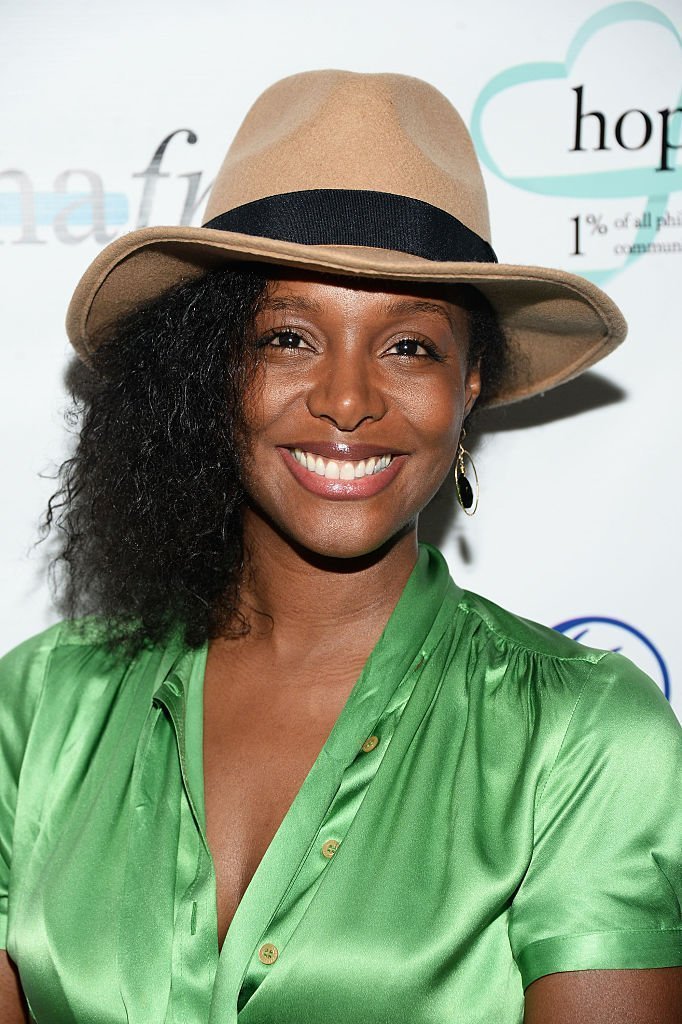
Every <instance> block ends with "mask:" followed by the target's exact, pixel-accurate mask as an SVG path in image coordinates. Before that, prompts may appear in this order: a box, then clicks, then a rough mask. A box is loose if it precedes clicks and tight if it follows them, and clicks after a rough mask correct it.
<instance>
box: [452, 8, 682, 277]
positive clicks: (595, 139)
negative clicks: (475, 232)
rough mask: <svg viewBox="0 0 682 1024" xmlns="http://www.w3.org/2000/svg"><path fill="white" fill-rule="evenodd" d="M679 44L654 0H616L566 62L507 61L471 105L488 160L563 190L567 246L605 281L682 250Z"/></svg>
mask: <svg viewBox="0 0 682 1024" xmlns="http://www.w3.org/2000/svg"><path fill="white" fill-rule="evenodd" d="M681 48H682V37H681V36H680V33H679V32H678V30H677V28H676V27H675V25H674V24H673V23H672V21H671V20H670V19H669V18H668V17H667V16H666V15H665V14H663V12H662V11H659V10H658V9H657V8H656V7H654V6H652V5H651V4H648V3H633V2H629V3H616V4H612V5H610V6H608V7H605V8H603V9H602V10H601V11H598V12H597V13H596V14H594V15H593V16H592V17H590V18H588V19H587V21H586V22H585V23H584V24H583V25H582V26H581V27H580V28H579V29H578V32H577V33H576V35H575V37H574V38H573V39H572V41H571V42H570V44H569V45H568V47H567V50H566V56H565V60H564V61H563V62H561V63H557V62H551V63H550V62H535V63H530V64H520V65H516V66H515V67H511V68H508V69H507V70H505V71H502V72H501V73H499V74H497V75H495V77H494V78H492V79H491V81H490V82H488V83H487V85H486V86H485V87H484V88H483V89H482V90H481V93H480V94H479V96H478V98H477V100H476V103H475V105H474V109H473V112H472V117H471V132H472V136H473V139H474V144H475V146H476V149H477V151H478V153H479V155H480V157H481V160H482V162H483V163H484V165H485V166H487V167H488V168H489V170H491V171H492V172H494V173H495V174H496V175H497V176H498V177H500V178H501V179H502V180H504V181H506V182H508V183H510V184H511V185H514V186H516V187H517V188H521V189H524V190H526V191H529V192H534V193H539V194H541V195H544V196H551V197H562V198H563V200H564V202H562V204H561V207H559V208H558V210H557V217H556V232H557V235H559V234H561V236H562V239H563V243H564V244H563V245H562V246H561V248H560V252H563V253H564V256H565V257H569V259H567V260H566V262H567V264H568V266H569V267H570V269H571V270H575V271H577V272H578V273H580V274H582V275H583V276H585V277H588V278H590V279H591V280H593V281H594V282H595V283H597V284H603V283H604V281H606V280H608V279H609V278H611V277H613V276H614V274H617V273H619V272H620V271H621V270H623V269H624V268H625V267H626V266H628V265H629V264H631V263H632V262H633V261H634V260H636V259H639V258H641V257H642V256H644V255H647V256H649V255H650V256H652V257H653V256H657V257H659V258H660V257H662V256H664V255H670V254H681V253H682V202H675V201H672V202H671V196H672V195H673V194H674V193H675V192H679V190H680V189H682V168H681V167H678V166H677V158H678V152H679V150H680V148H682V143H681V138H682V96H680V92H679V81H680V71H681V70H682V69H681V67H680V64H681V63H682V52H681ZM566 199H571V200H572V202H571V204H570V207H569V205H568V204H567V203H566V202H565V200H566ZM588 268H591V269H588Z"/></svg>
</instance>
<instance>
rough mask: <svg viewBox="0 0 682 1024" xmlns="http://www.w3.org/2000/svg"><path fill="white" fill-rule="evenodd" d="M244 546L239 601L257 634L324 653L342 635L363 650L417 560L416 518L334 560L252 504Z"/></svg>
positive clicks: (280, 646)
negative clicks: (368, 548) (375, 543)
mask: <svg viewBox="0 0 682 1024" xmlns="http://www.w3.org/2000/svg"><path fill="white" fill-rule="evenodd" d="M244 551H245V563H246V570H245V574H244V578H243V580H242V586H241V602H240V603H241V610H242V613H243V614H244V616H245V618H246V619H247V621H248V623H249V626H250V628H251V634H250V635H251V636H252V638H253V639H259V640H262V641H263V642H265V643H266V644H267V645H268V646H270V645H272V648H273V651H274V652H277V651H281V652H282V653H285V652H286V651H287V650H296V649H298V650H300V651H305V652H307V653H309V654H313V653H314V652H315V651H319V653H321V654H323V653H324V652H325V649H326V648H331V649H333V650H335V651H336V652H338V650H339V640H343V641H344V643H348V644H350V645H351V647H355V646H359V647H361V648H362V647H365V646H366V645H367V643H371V644H373V643H374V642H375V641H376V640H377V639H378V637H379V635H380V634H381V632H382V630H383V628H384V626H385V625H386V622H387V621H388V619H389V617H390V614H391V612H392V611H393V609H394V608H395V606H396V604H397V603H398V599H399V597H400V595H401V593H402V591H403V588H404V587H405V584H406V582H407V580H408V577H409V576H410V573H411V572H412V570H413V568H414V566H415V564H416V561H417V555H418V548H417V531H416V524H412V526H411V528H410V529H408V530H406V531H404V532H403V533H401V534H399V535H398V536H396V537H395V538H392V539H391V540H390V541H388V542H387V543H386V544H384V545H382V547H381V548H379V549H377V550H376V551H372V552H370V553H369V554H364V555H359V556H357V557H353V558H331V557H328V556H325V555H322V554H318V553H316V552H313V551H310V550H309V549H306V548H304V547H302V546H300V545H298V544H297V543H296V542H294V541H292V540H291V539H290V538H288V537H286V536H284V535H282V534H281V533H280V532H279V530H278V529H277V528H276V527H275V526H274V525H273V524H272V523H270V522H269V521H267V520H266V519H264V518H263V517H261V516H260V515H258V514H257V513H255V512H253V511H252V510H248V511H247V513H246V515H245V519H244ZM275 656H276V653H275Z"/></svg>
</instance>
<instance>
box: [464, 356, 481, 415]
mask: <svg viewBox="0 0 682 1024" xmlns="http://www.w3.org/2000/svg"><path fill="white" fill-rule="evenodd" d="M480 393H481V364H480V361H479V362H477V363H475V365H474V366H472V367H470V369H469V370H468V372H467V375H466V380H465V382H464V416H465V417H467V416H468V415H469V413H470V412H471V410H472V409H473V407H474V405H475V404H476V399H477V398H478V396H479V395H480Z"/></svg>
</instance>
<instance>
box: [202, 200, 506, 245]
mask: <svg viewBox="0 0 682 1024" xmlns="http://www.w3.org/2000/svg"><path fill="white" fill-rule="evenodd" d="M203 227H205V228H214V229H218V230H220V231H234V232H237V233H239V234H244V235H256V236H258V237H261V238H276V239H279V241H282V242H296V243H298V244H299V245H368V246H373V247H375V248H378V249H394V250H396V251H398V252H405V253H410V254H411V255H412V256H421V257H422V258H423V259H427V260H435V261H437V262H455V263H468V262H475V263H497V256H496V255H495V253H494V251H493V249H492V246H490V245H489V244H488V243H487V242H486V241H485V240H484V239H483V238H481V236H480V235H477V234H476V232H475V231H472V230H471V228H468V227H467V226H466V225H465V224H462V222H461V221H460V220H458V219H457V218H456V217H453V216H452V215H451V214H449V213H446V212H445V211H444V210H440V209H438V207H437V206H431V204H430V203H425V202H423V201H422V200H421V199H410V198H408V197H407V196H399V195H394V194H393V193H391V192H372V191H369V190H365V189H346V188H314V189H307V190H305V191H301V192H284V193H283V194H281V195H276V196H266V197H265V198H264V199H256V200H255V201H254V202H252V203H245V204H244V205H243V206H237V207H235V209H233V210H228V212H227V213H221V214H220V216H218V217H213V219H212V220H210V221H208V223H206V224H204V225H203Z"/></svg>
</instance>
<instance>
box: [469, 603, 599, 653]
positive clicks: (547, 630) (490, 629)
mask: <svg viewBox="0 0 682 1024" xmlns="http://www.w3.org/2000/svg"><path fill="white" fill-rule="evenodd" d="M459 607H460V610H461V611H462V612H463V613H464V614H465V615H468V616H470V617H471V618H472V619H473V620H474V621H476V622H478V623H479V624H480V629H481V631H482V632H483V633H485V634H489V636H490V638H491V640H493V641H494V640H497V641H498V642H501V643H504V644H506V645H508V646H509V648H510V649H511V648H518V649H521V650H525V651H528V652H529V653H530V654H537V655H539V656H541V657H545V658H558V659H564V660H567V661H577V662H585V663H587V664H590V665H594V664H597V663H598V662H599V661H600V660H601V659H602V658H603V656H604V654H605V653H607V652H605V651H602V650H598V649H597V648H594V647H586V646H585V645H583V644H580V643H578V642H577V641H575V640H572V639H571V638H570V637H567V636H564V635H563V633H558V632H557V630H555V629H552V628H551V627H550V626H544V625H542V623H540V622H534V621H533V620H532V619H526V618H524V617H523V616H521V615H516V614H515V613H514V612H512V611H509V609H507V608H503V607H501V605H498V604H495V602H494V601H491V600H490V599H489V598H487V597H482V596H481V595H480V594H476V593H474V592H473V591H471V590H464V591H462V597H461V600H460V604H459Z"/></svg>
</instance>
